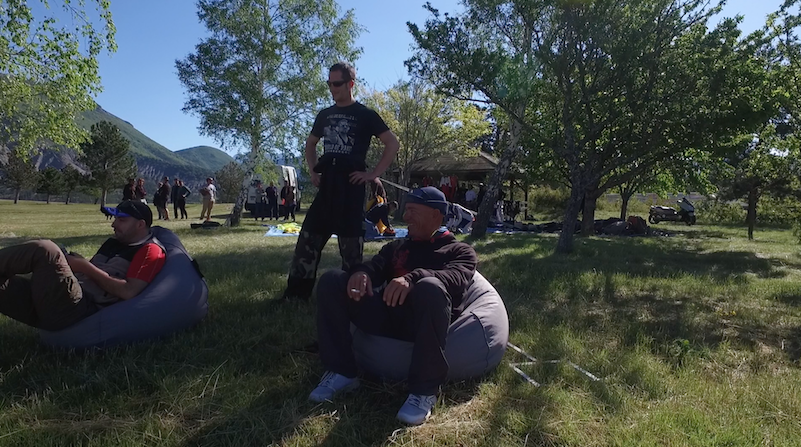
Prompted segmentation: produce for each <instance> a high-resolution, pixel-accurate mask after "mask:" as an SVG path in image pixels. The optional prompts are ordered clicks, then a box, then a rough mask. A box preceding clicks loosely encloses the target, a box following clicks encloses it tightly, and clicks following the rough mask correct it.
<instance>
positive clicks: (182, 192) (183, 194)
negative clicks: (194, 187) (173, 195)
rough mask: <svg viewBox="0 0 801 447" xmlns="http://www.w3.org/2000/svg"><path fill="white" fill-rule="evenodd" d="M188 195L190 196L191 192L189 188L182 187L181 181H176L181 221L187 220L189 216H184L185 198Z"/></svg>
mask: <svg viewBox="0 0 801 447" xmlns="http://www.w3.org/2000/svg"><path fill="white" fill-rule="evenodd" d="M189 194H192V191H190V190H189V188H187V187H186V186H185V185H184V181H183V180H178V194H177V199H178V202H177V203H178V209H179V210H181V219H188V218H189V216H188V215H187V214H186V198H187V197H188V196H189Z"/></svg>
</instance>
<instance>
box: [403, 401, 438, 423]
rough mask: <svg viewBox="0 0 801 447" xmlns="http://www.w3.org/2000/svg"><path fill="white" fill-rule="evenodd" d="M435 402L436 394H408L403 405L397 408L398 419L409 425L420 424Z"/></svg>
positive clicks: (426, 417)
mask: <svg viewBox="0 0 801 447" xmlns="http://www.w3.org/2000/svg"><path fill="white" fill-rule="evenodd" d="M435 403H437V396H435V395H431V396H422V395H419V394H410V395H409V397H407V398H406V402H404V404H403V406H402V407H401V408H400V410H398V419H399V420H400V421H401V422H405V423H407V424H409V425H420V424H422V423H423V422H425V421H426V419H428V417H429V416H431V409H432V408H434V404H435Z"/></svg>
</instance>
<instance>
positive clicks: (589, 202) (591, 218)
mask: <svg viewBox="0 0 801 447" xmlns="http://www.w3.org/2000/svg"><path fill="white" fill-rule="evenodd" d="M597 206H598V193H597V191H594V192H592V193H589V192H587V193H585V194H584V209H583V210H581V235H582V236H592V235H593V234H595V208H596V207H597Z"/></svg>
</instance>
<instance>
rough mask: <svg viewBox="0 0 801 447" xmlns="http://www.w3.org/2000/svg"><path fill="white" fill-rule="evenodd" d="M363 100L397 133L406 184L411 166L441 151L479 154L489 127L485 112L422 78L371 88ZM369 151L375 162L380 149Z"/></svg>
mask: <svg viewBox="0 0 801 447" xmlns="http://www.w3.org/2000/svg"><path fill="white" fill-rule="evenodd" d="M362 102H364V104H365V105H367V106H368V107H371V108H373V109H374V110H376V111H377V112H378V114H379V115H381V117H382V118H383V119H384V121H385V122H386V123H387V125H388V126H389V128H390V129H392V131H393V132H394V133H395V135H396V136H397V137H398V141H399V142H400V150H399V151H398V155H397V158H396V159H395V163H396V166H397V167H398V169H399V170H400V179H401V184H404V185H405V184H406V183H408V181H409V168H410V167H411V165H412V164H413V163H414V162H416V161H418V160H420V159H422V158H425V157H428V156H431V155H437V154H441V153H451V154H457V155H462V156H465V157H468V156H474V155H477V153H478V145H477V142H478V140H479V139H480V138H482V137H484V136H485V135H486V134H487V133H489V130H490V124H489V122H488V121H487V116H486V112H484V111H482V110H480V109H479V108H477V107H476V106H475V105H474V104H470V103H467V102H464V101H458V100H455V99H453V98H448V97H446V96H444V95H442V94H438V93H436V92H435V91H434V90H433V88H431V87H430V86H427V85H425V84H423V83H421V82H419V81H412V82H409V81H401V82H398V83H397V84H396V85H395V86H393V87H392V88H390V89H389V90H387V91H386V92H377V91H376V92H372V93H371V94H370V95H368V96H366V97H365V98H363V100H362ZM374 144H375V139H374ZM369 155H371V156H372V157H373V159H372V160H370V161H371V164H372V165H374V164H375V163H376V162H377V161H378V157H380V151H370V153H369Z"/></svg>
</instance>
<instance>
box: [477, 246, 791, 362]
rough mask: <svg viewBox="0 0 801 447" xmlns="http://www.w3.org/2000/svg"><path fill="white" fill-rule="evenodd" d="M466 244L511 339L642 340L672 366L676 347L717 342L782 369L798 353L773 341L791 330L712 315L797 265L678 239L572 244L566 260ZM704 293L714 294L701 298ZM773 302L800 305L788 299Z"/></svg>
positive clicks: (544, 251) (545, 251) (556, 352)
mask: <svg viewBox="0 0 801 447" xmlns="http://www.w3.org/2000/svg"><path fill="white" fill-rule="evenodd" d="M475 244H476V250H477V252H478V253H479V259H481V260H482V261H486V262H480V264H479V269H480V270H481V271H482V273H484V274H485V276H487V277H488V278H491V280H493V282H494V284H495V285H496V287H497V288H498V289H499V290H500V291H501V294H502V296H504V297H505V300H506V303H507V307H508V310H509V313H510V318H511V321H512V328H513V333H514V329H518V330H521V329H522V330H523V331H524V332H525V331H527V330H528V329H530V328H540V329H537V330H536V331H535V332H539V333H546V332H548V328H551V330H552V329H553V328H555V327H560V326H564V327H568V328H571V329H572V330H573V331H574V332H575V333H576V334H583V335H584V336H590V337H591V334H598V333H601V334H603V336H604V337H613V338H618V339H620V341H622V342H623V343H625V345H627V346H630V347H631V346H635V345H637V344H638V343H640V342H641V341H642V340H651V341H653V343H652V349H653V350H654V351H655V353H657V354H659V355H661V356H663V357H664V358H666V359H668V360H669V361H672V362H675V363H679V362H680V359H681V353H678V354H677V353H676V352H674V351H675V344H676V342H677V341H681V340H687V341H688V342H689V343H690V346H691V347H692V349H695V350H702V351H703V350H705V349H710V348H714V347H716V346H718V345H719V344H720V343H721V342H722V341H723V340H724V339H726V340H734V342H735V343H738V344H742V345H744V346H747V347H749V348H754V347H756V346H757V345H759V344H766V345H769V346H774V347H778V346H780V345H781V346H782V348H781V350H783V351H785V353H786V354H787V355H788V356H789V358H790V359H795V358H798V355H799V354H798V352H801V349H799V348H798V347H796V346H795V345H796V343H791V345H792V346H789V347H788V346H787V343H786V342H783V341H782V340H788V339H791V337H792V333H793V331H797V330H798V329H797V328H796V329H793V328H787V327H784V328H780V327H777V326H776V325H771V324H767V323H763V321H765V320H764V319H763V318H762V315H758V316H757V317H756V318H754V317H753V315H752V316H741V315H730V316H726V317H725V318H724V317H723V316H721V315H719V314H718V312H719V311H720V309H721V308H725V307H727V306H730V305H732V304H733V305H737V304H738V303H736V302H729V301H727V299H726V298H723V297H724V296H725V295H726V293H725V292H720V291H721V290H745V289H746V288H747V287H749V284H750V283H751V282H752V281H753V280H754V279H774V278H784V277H786V276H787V275H788V274H789V273H788V267H789V268H796V269H799V268H801V265H795V264H792V263H788V262H785V261H782V262H778V261H776V260H775V259H770V258H766V257H761V256H758V255H757V254H756V253H754V252H749V251H723V250H714V249H708V248H705V247H704V246H703V244H700V243H699V242H698V241H696V242H692V241H687V240H684V239H680V238H590V239H577V240H576V251H575V253H574V254H571V255H555V254H552V252H553V249H554V247H555V244H556V238H555V237H537V236H533V237H532V236H530V235H507V236H503V237H494V238H491V239H488V240H484V241H479V242H475ZM510 272H513V273H510ZM621 284H624V286H623V288H622V289H621ZM710 287H711V288H717V289H716V290H717V291H716V292H713V293H712V294H711V295H706V294H705V293H704V290H705V289H707V288H710ZM709 290H712V289H709ZM738 293H739V292H738ZM764 298H769V297H764ZM749 299H750V298H749ZM754 299H761V298H760V297H755V298H754ZM780 300H784V302H788V301H791V300H792V301H793V302H795V303H801V298H798V296H796V295H786V296H784V297H780ZM545 338H546V339H547V337H545ZM544 343H546V344H547V343H548V342H547V340H546V341H544ZM597 348H602V346H598V347H597ZM536 349H537V350H538V351H541V352H547V353H548V355H550V356H552V357H554V358H569V357H570V355H572V354H571V353H570V352H568V351H562V350H560V348H559V346H547V345H541V346H537V347H536Z"/></svg>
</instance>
